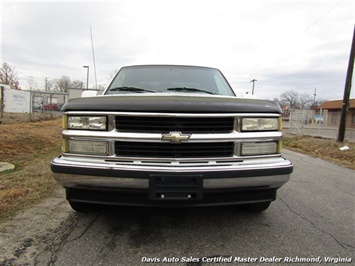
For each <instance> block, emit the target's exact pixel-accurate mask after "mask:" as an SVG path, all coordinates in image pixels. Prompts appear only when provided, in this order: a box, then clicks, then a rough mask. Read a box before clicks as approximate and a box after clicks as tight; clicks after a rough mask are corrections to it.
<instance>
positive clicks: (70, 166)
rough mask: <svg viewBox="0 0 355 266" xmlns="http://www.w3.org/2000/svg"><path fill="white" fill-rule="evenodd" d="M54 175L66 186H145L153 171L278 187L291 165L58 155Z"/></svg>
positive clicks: (227, 184) (213, 185) (224, 184)
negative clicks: (129, 161)
mask: <svg viewBox="0 0 355 266" xmlns="http://www.w3.org/2000/svg"><path fill="white" fill-rule="evenodd" d="M51 167H52V171H53V172H54V178H55V179H56V180H57V181H58V182H59V183H60V184H61V185H62V186H63V187H65V188H78V189H79V188H91V189H148V188H149V179H150V177H151V176H152V175H155V174H159V175H166V176H167V177H169V176H174V177H176V176H184V175H191V174H193V175H199V176H201V178H202V179H203V189H230V188H252V187H256V188H257V187H259V188H279V187H281V186H282V185H283V184H284V183H286V182H287V181H288V180H289V178H290V174H291V173H292V171H293V165H292V163H291V162H290V161H288V160H286V159H284V158H281V157H280V158H273V159H270V160H269V161H266V162H263V163H261V162H260V161H259V162H258V163H257V164H245V163H229V164H222V165H210V166H208V165H205V166H197V165H195V166H184V167H181V166H179V167H174V166H152V165H124V164H118V163H107V162H105V163H104V162H96V163H93V162H83V161H73V160H68V159H66V158H64V157H61V156H60V157H57V158H55V159H54V160H53V161H52V163H51Z"/></svg>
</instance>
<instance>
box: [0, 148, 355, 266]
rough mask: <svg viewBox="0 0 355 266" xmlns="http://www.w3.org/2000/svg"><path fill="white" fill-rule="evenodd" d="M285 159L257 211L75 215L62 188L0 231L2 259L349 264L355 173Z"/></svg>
mask: <svg viewBox="0 0 355 266" xmlns="http://www.w3.org/2000/svg"><path fill="white" fill-rule="evenodd" d="M284 156H285V157H287V158H288V159H290V160H291V161H292V162H293V163H294V165H295V169H294V173H293V174H292V176H291V180H290V181H289V182H288V183H287V184H286V185H285V186H283V187H282V188H281V189H280V190H279V192H278V198H277V200H276V201H275V202H273V204H272V205H271V207H270V208H269V209H268V210H267V211H266V212H264V213H262V214H250V213H244V212H243V211H241V210H239V209H238V208H236V207H222V208H221V207H219V208H199V209H178V210H176V209H170V210H166V209H165V210H164V209H144V208H134V209H133V208H117V209H110V210H106V211H103V212H100V213H91V214H77V213H74V212H73V211H71V210H70V208H69V207H68V204H67V203H66V202H65V200H64V199H63V192H62V191H61V192H59V194H58V195H55V196H54V197H53V198H52V199H50V200H48V201H46V202H44V203H41V204H40V205H38V206H36V207H35V213H33V212H34V211H33V210H32V213H28V212H27V214H23V215H24V216H23V215H22V216H20V217H19V218H17V222H16V224H13V223H12V224H11V223H7V224H5V225H2V227H0V229H1V231H0V232H1V233H2V236H3V237H4V238H3V239H5V240H4V241H3V242H1V240H0V244H2V246H3V248H2V250H1V249H0V254H1V253H2V254H3V255H1V257H0V265H19V264H26V263H28V264H29V265H57V266H60V265H142V264H146V265H186V266H189V265H190V266H191V265H275V264H277V262H278V261H280V263H279V265H288V264H290V265H291V264H295V263H291V262H292V261H293V262H294V261H297V260H302V259H305V260H310V259H313V260H318V259H319V260H321V261H322V263H321V264H322V265H323V264H326V263H325V259H326V258H329V259H333V262H335V260H339V258H344V259H345V260H347V261H349V260H352V262H351V263H354V260H355V234H354V232H355V217H354V211H355V181H354V180H355V172H354V171H353V170H350V169H347V168H343V167H340V166H337V165H335V164H331V163H328V162H325V161H323V160H320V159H316V158H312V157H309V156H305V155H301V154H298V153H294V152H290V151H284ZM50 202H51V203H50ZM53 202H54V203H53ZM31 215H32V216H31ZM31 217H32V218H31ZM36 217H37V218H36ZM29 220H30V221H29ZM31 221H32V224H31ZM28 223H30V225H28ZM14 241H17V243H16V245H13V246H11V243H13V242H14ZM5 242H6V248H4V246H5V245H4V244H5ZM0 246H1V245H0ZM229 259H232V260H237V261H238V260H239V261H240V263H238V262H233V263H228V260H229ZM163 260H170V261H175V262H174V263H165V262H163ZM218 260H220V261H223V260H225V263H219V264H216V263H215V262H216V261H218ZM243 260H244V261H245V263H242V262H241V261H243ZM253 260H254V262H251V261H253ZM263 260H268V261H269V262H268V263H266V262H263ZM1 261H2V264H1ZM154 261H155V263H154ZM158 261H160V263H157V262H158ZM207 261H209V262H207ZM213 261H215V262H213ZM247 261H250V263H247ZM287 261H290V263H287ZM143 262H145V263H143ZM148 262H151V263H148ZM351 263H343V264H342V263H338V265H344V264H345V265H350V264H351ZM313 264H315V263H298V264H296V265H313ZM328 265H332V263H329V264H328Z"/></svg>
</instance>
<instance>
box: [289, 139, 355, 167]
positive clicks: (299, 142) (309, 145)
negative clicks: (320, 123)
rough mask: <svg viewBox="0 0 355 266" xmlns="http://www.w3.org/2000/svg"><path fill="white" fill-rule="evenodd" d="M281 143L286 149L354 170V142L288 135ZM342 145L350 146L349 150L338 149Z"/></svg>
mask: <svg viewBox="0 0 355 266" xmlns="http://www.w3.org/2000/svg"><path fill="white" fill-rule="evenodd" d="M283 145H284V147H285V148H287V149H290V150H294V151H297V152H300V153H303V154H308V155H311V156H314V157H318V158H322V159H324V160H327V161H330V162H335V163H338V164H341V165H343V166H346V167H348V168H350V169H354V170H355V145H354V143H339V142H336V141H335V140H331V139H323V138H315V137H310V136H293V135H290V136H286V137H284V140H283ZM343 146H348V147H350V150H347V151H341V150H339V148H341V147H343Z"/></svg>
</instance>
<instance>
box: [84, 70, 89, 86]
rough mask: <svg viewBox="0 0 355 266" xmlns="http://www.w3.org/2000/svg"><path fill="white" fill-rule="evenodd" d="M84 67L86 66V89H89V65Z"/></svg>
mask: <svg viewBox="0 0 355 266" xmlns="http://www.w3.org/2000/svg"><path fill="white" fill-rule="evenodd" d="M83 68H86V89H87V90H88V89H89V66H83Z"/></svg>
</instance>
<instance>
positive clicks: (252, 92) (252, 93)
mask: <svg viewBox="0 0 355 266" xmlns="http://www.w3.org/2000/svg"><path fill="white" fill-rule="evenodd" d="M255 81H257V80H256V79H253V80H251V81H250V82H253V88H252V90H251V95H254V87H255Z"/></svg>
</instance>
